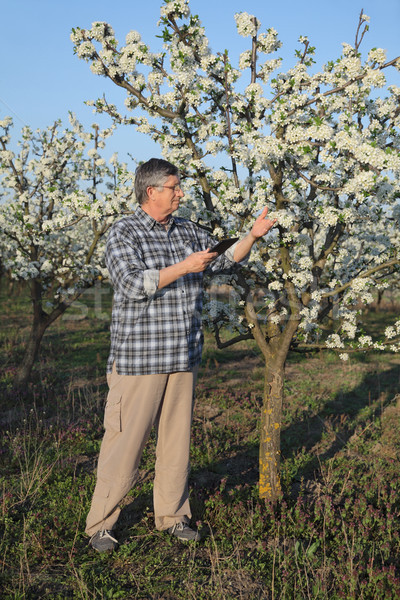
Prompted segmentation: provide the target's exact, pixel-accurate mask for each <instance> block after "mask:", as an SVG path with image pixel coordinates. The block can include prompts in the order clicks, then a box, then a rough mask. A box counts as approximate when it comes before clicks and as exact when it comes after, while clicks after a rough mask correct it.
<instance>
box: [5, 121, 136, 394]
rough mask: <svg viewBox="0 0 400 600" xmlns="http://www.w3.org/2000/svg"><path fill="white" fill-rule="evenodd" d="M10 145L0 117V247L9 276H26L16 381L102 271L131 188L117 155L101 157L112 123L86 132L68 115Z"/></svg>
mask: <svg viewBox="0 0 400 600" xmlns="http://www.w3.org/2000/svg"><path fill="white" fill-rule="evenodd" d="M70 123H71V128H70V129H69V130H68V129H67V130H62V129H61V123H60V122H56V123H54V125H53V126H51V127H49V128H47V129H45V130H42V131H40V130H38V131H36V132H33V131H31V130H30V129H29V128H28V127H25V128H24V129H23V131H22V140H21V142H20V149H19V151H17V152H13V151H11V150H10V149H9V147H10V141H11V140H10V128H11V126H12V121H11V119H10V118H6V119H4V120H3V121H1V122H0V127H1V129H2V134H1V135H0V185H1V187H0V197H1V198H2V202H1V204H0V235H1V238H0V254H1V260H2V264H3V267H4V268H5V269H7V270H8V271H9V272H10V273H11V276H12V277H13V278H15V279H18V280H25V281H27V282H28V283H29V288H30V294H31V300H32V311H33V318H32V325H31V330H30V334H29V338H28V341H27V344H26V348H25V353H24V357H23V360H22V362H21V364H20V366H19V368H18V371H17V375H16V385H17V386H21V385H23V384H25V383H26V382H27V381H28V379H29V376H30V373H31V370H32V366H33V364H34V360H35V357H36V355H37V353H38V349H39V346H40V343H41V340H42V337H43V334H44V332H45V331H46V329H47V328H48V327H49V325H50V324H51V323H53V322H54V321H55V320H56V319H57V318H58V317H60V316H61V315H62V314H63V313H64V312H65V311H66V309H67V308H68V307H69V306H70V305H71V304H72V303H73V302H74V301H75V300H76V299H77V298H78V296H79V295H80V294H81V293H82V291H83V290H84V289H86V288H88V287H90V286H92V285H93V284H94V283H95V281H97V280H98V279H99V278H101V277H103V276H104V275H105V273H106V270H105V266H104V264H103V251H104V248H103V236H104V234H105V232H106V231H107V229H108V227H109V226H110V224H111V223H112V222H113V220H114V219H115V216H116V215H118V214H120V213H121V212H122V211H123V210H125V209H126V203H127V201H129V199H130V197H131V195H132V185H131V183H130V181H129V178H130V175H129V173H128V172H127V170H126V167H125V165H123V164H120V163H119V162H118V158H117V156H116V155H113V156H112V157H111V159H110V165H107V164H106V161H105V159H104V158H102V157H101V152H102V148H104V146H105V140H106V138H107V137H108V136H109V135H111V133H112V128H110V129H106V130H104V131H101V130H99V128H98V126H97V125H94V126H93V131H91V132H90V133H87V132H85V131H84V130H83V127H82V125H81V124H80V123H79V122H78V121H77V120H76V119H75V118H74V117H73V116H72V115H71V117H70Z"/></svg>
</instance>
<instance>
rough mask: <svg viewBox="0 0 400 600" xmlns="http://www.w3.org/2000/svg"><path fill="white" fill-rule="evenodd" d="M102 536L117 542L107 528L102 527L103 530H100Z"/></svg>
mask: <svg viewBox="0 0 400 600" xmlns="http://www.w3.org/2000/svg"><path fill="white" fill-rule="evenodd" d="M103 537H107V538H110V540H112V541H113V542H115V543H116V544H118V540H116V539H115V538H113V536H112V535H111V533H110V530H109V529H103V531H100V538H103Z"/></svg>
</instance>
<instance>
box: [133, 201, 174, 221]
mask: <svg viewBox="0 0 400 600" xmlns="http://www.w3.org/2000/svg"><path fill="white" fill-rule="evenodd" d="M140 208H141V209H142V210H143V211H144V212H145V213H147V214H148V215H149V216H150V217H152V218H153V219H154V220H155V221H157V223H160V225H168V223H169V220H170V218H171V215H160V214H156V213H155V212H154V211H152V210H151V209H150V207H149V206H148V205H147V204H142V206H141V207H140Z"/></svg>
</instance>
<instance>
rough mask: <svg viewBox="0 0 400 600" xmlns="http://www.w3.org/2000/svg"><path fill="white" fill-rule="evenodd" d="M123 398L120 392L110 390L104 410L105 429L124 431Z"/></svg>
mask: <svg viewBox="0 0 400 600" xmlns="http://www.w3.org/2000/svg"><path fill="white" fill-rule="evenodd" d="M121 400H122V396H121V394H120V393H117V392H112V391H110V392H109V393H108V396H107V403H106V408H105V411H104V429H110V430H111V431H122V423H121Z"/></svg>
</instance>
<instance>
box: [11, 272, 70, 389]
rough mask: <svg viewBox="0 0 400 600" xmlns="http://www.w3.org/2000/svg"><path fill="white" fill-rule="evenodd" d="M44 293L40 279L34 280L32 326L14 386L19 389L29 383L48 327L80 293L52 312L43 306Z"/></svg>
mask: <svg viewBox="0 0 400 600" xmlns="http://www.w3.org/2000/svg"><path fill="white" fill-rule="evenodd" d="M42 294H43V290H42V287H41V284H40V281H38V280H34V281H33V282H32V284H31V300H32V306H33V319H32V326H31V330H30V333H29V338H28V341H27V344H26V346H25V351H24V356H23V359H22V362H21V364H20V365H19V367H18V369H17V373H16V376H15V381H14V387H15V388H17V389H23V388H24V387H26V385H27V384H28V381H29V378H30V376H31V372H32V368H33V365H34V363H35V361H36V358H37V355H38V353H39V348H40V344H41V342H42V338H43V335H44V333H45V331H46V329H47V328H48V327H49V326H50V325H51V324H52V323H53V322H54V321H55V320H56V319H58V318H59V317H60V316H61V315H62V314H64V312H65V311H66V310H67V308H68V306H70V305H71V304H72V302H73V301H74V300H76V299H77V298H78V297H79V293H77V294H75V296H74V297H72V298H71V299H70V300H69V302H68V303H66V302H61V303H60V304H59V305H58V306H57V307H56V308H54V309H53V310H52V312H51V313H46V312H45V311H44V310H43V306H42V300H43V298H42Z"/></svg>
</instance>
